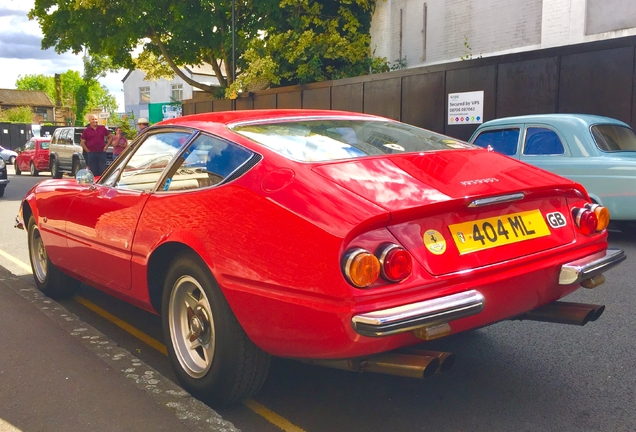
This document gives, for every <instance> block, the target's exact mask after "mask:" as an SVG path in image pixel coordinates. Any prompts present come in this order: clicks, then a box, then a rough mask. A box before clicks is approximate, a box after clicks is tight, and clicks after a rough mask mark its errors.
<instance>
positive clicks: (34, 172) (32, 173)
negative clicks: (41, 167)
mask: <svg viewBox="0 0 636 432" xmlns="http://www.w3.org/2000/svg"><path fill="white" fill-rule="evenodd" d="M30 168H31V175H32V176H33V177H35V176H37V175H38V174H40V171H38V170H37V168H36V167H35V164H34V163H33V162H31V166H30Z"/></svg>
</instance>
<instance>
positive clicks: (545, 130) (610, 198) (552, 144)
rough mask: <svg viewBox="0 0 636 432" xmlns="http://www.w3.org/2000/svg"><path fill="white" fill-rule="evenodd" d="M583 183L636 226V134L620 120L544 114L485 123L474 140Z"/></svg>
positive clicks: (619, 218) (615, 215) (618, 217)
mask: <svg viewBox="0 0 636 432" xmlns="http://www.w3.org/2000/svg"><path fill="white" fill-rule="evenodd" d="M469 141H470V142H471V143H474V144H476V145H479V146H481V147H489V146H490V147H491V148H492V149H493V150H495V151H497V152H500V153H503V154H505V155H508V156H510V157H513V158H515V159H519V160H521V161H523V162H527V163H529V164H531V165H535V166H538V167H540V168H543V169H545V170H548V171H552V172H554V173H556V174H559V175H562V176H563V177H567V178H569V179H572V180H575V181H577V182H579V183H581V184H582V185H583V186H585V188H586V189H587V191H588V193H589V195H590V197H591V198H592V199H593V200H594V201H595V202H596V203H598V204H600V205H602V206H604V207H607V208H608V209H609V211H610V213H611V215H612V221H616V225H617V226H618V227H619V228H621V229H629V230H633V229H634V228H636V134H634V131H633V130H632V129H631V127H630V126H629V125H628V124H626V123H624V122H622V121H619V120H616V119H612V118H608V117H601V116H595V115H587V114H541V115H526V116H518V117H507V118H501V119H496V120H491V121H488V122H485V123H484V124H482V125H481V126H479V127H478V128H477V130H475V132H474V133H473V135H472V137H471V138H470V140H469Z"/></svg>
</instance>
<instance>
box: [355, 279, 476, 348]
mask: <svg viewBox="0 0 636 432" xmlns="http://www.w3.org/2000/svg"><path fill="white" fill-rule="evenodd" d="M485 303H486V299H485V298H484V296H483V295H482V294H481V293H480V292H479V291H475V290H470V291H466V292H463V293H458V294H453V295H449V296H445V297H440V298H435V299H431V300H425V301H421V302H417V303H412V304H408V305H404V306H398V307H394V308H390V309H384V310H379V311H373V312H367V313H364V314H360V315H355V316H354V317H353V318H351V325H352V326H353V328H354V329H355V331H356V332H357V333H358V334H361V335H363V336H372V337H378V336H388V335H392V334H397V333H404V332H407V331H411V330H415V329H417V328H420V327H424V326H428V325H433V324H442V323H447V322H449V321H453V320H456V319H459V318H464V317H467V316H471V315H475V314H478V313H479V312H481V311H482V310H483V309H484V304H485Z"/></svg>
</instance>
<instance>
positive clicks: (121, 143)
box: [112, 127, 128, 159]
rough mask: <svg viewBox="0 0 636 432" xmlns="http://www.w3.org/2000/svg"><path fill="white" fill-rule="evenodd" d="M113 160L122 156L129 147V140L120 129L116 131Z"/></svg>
mask: <svg viewBox="0 0 636 432" xmlns="http://www.w3.org/2000/svg"><path fill="white" fill-rule="evenodd" d="M112 142H113V159H114V158H116V157H117V156H119V155H120V153H121V152H123V151H124V150H125V149H126V147H128V140H127V139H126V135H125V134H124V131H123V130H122V129H121V128H120V127H118V128H117V129H115V136H114V137H113V141H112Z"/></svg>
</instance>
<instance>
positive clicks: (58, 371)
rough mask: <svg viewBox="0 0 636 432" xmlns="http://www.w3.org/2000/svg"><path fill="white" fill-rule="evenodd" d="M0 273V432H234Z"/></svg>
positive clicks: (103, 339) (164, 380)
mask: <svg viewBox="0 0 636 432" xmlns="http://www.w3.org/2000/svg"><path fill="white" fill-rule="evenodd" d="M24 278H25V277H24V276H21V277H19V276H15V275H13V274H12V273H10V272H8V271H7V270H6V269H4V268H3V267H0V432H15V431H24V432H31V431H65V432H75V431H77V432H79V431H81V432H85V431H89V430H93V431H136V432H137V431H138V432H145V431H158V432H160V431H171V432H178V431H215V432H234V431H238V429H236V428H235V427H234V425H232V423H230V422H228V421H226V420H223V418H221V416H220V415H219V414H218V413H216V412H215V411H214V410H212V409H211V408H209V407H208V406H206V405H205V404H203V403H201V402H200V401H198V400H197V399H194V398H193V397H191V396H190V395H189V394H188V393H187V392H185V391H184V390H183V389H181V388H180V387H178V386H177V385H175V384H174V383H173V382H172V381H170V380H168V379H167V378H165V377H163V376H162V375H161V374H159V373H158V372H157V371H155V370H153V369H152V368H151V367H149V366H148V365H146V364H144V363H143V362H142V361H141V360H139V359H137V358H135V356H133V355H132V354H131V353H129V352H128V351H126V350H124V349H122V348H120V347H118V346H117V345H116V344H115V343H113V342H112V341H111V340H109V339H108V338H107V337H106V336H104V335H103V334H101V333H100V332H99V331H97V330H96V329H94V328H92V327H91V326H89V325H87V324H86V323H84V322H82V321H81V320H80V319H78V318H77V317H76V316H74V315H73V314H72V313H70V312H68V311H67V310H66V309H65V308H64V307H62V306H61V305H60V304H58V303H56V302H55V301H53V300H51V299H49V298H47V297H45V296H43V295H42V294H41V293H40V292H39V291H38V290H37V289H36V288H35V287H34V286H33V284H28V283H27V282H26V280H25V279H24Z"/></svg>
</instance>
